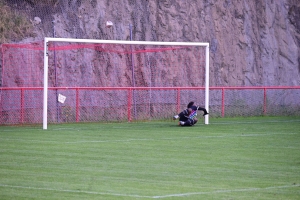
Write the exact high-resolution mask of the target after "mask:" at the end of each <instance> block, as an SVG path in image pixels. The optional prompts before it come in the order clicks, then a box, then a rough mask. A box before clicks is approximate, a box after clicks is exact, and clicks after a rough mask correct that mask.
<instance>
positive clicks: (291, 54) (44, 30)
mask: <svg viewBox="0 0 300 200" xmlns="http://www.w3.org/2000/svg"><path fill="white" fill-rule="evenodd" d="M7 2H8V3H9V5H10V6H11V7H12V8H14V9H16V10H23V11H26V12H27V13H28V15H29V17H30V18H31V19H34V17H39V18H40V19H41V23H39V24H35V28H36V33H37V36H36V37H35V38H27V39H24V41H26V42H28V41H40V40H43V38H44V37H45V36H47V37H52V36H53V35H55V36H56V37H69V38H89V39H110V40H130V39H131V38H130V36H132V39H133V40H139V41H169V42H179V41H180V42H181V41H182V42H209V43H210V85H211V86H293V85H300V48H299V47H300V1H299V0H256V1H247V0H102V1H100V0H87V1H83V0H69V1H67V0H63V1H51V2H52V4H51V6H49V5H45V4H43V3H33V2H31V1H25V0H24V1H22V0H19V1H7ZM107 20H110V21H112V22H113V23H114V26H113V27H111V28H106V26H105V22H106V21H107ZM129 25H132V35H131V34H130V29H129ZM24 41H22V42H24ZM65 75H66V76H68V74H65ZM100 78H101V77H100ZM128 82H130V81H128ZM112 85H113V84H112Z"/></svg>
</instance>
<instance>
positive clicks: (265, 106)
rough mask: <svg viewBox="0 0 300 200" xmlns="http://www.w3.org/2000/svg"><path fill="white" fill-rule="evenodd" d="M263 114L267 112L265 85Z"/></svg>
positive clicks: (265, 90) (265, 89)
mask: <svg viewBox="0 0 300 200" xmlns="http://www.w3.org/2000/svg"><path fill="white" fill-rule="evenodd" d="M263 114H264V115H266V114H267V88H265V87H264V105H263Z"/></svg>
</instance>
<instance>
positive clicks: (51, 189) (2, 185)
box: [0, 184, 152, 198]
mask: <svg viewBox="0 0 300 200" xmlns="http://www.w3.org/2000/svg"><path fill="white" fill-rule="evenodd" d="M0 187H8V188H19V189H29V190H46V191H55V192H68V193H84V194H95V195H111V196H122V197H135V198H152V197H151V196H140V195H130V194H118V193H109V192H94V191H85V190H60V189H53V188H40V187H26V186H15V185H4V184H0Z"/></svg>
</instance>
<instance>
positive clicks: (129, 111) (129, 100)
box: [127, 88, 132, 122]
mask: <svg viewBox="0 0 300 200" xmlns="http://www.w3.org/2000/svg"><path fill="white" fill-rule="evenodd" d="M131 101H132V88H129V89H128V99H127V119H128V122H131V120H132V118H131Z"/></svg>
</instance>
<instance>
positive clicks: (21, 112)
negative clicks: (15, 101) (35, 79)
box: [20, 88, 24, 124]
mask: <svg viewBox="0 0 300 200" xmlns="http://www.w3.org/2000/svg"><path fill="white" fill-rule="evenodd" d="M20 103H21V107H20V120H21V124H23V123H24V88H21V102H20Z"/></svg>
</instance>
